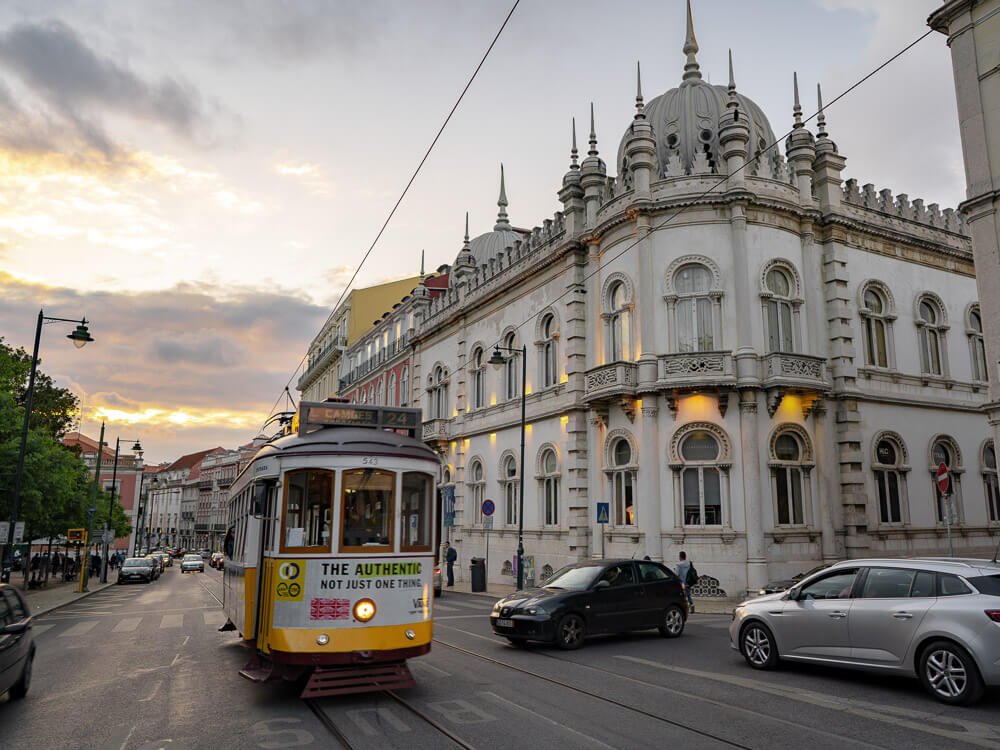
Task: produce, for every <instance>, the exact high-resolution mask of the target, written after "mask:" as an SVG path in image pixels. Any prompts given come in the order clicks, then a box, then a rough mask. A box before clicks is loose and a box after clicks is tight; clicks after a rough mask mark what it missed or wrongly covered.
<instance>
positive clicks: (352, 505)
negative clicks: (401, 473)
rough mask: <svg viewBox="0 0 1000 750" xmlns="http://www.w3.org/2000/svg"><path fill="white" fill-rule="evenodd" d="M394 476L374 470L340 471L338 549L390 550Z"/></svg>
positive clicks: (394, 488)
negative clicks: (342, 488)
mask: <svg viewBox="0 0 1000 750" xmlns="http://www.w3.org/2000/svg"><path fill="white" fill-rule="evenodd" d="M395 481H396V475H395V474H394V473H392V472H388V471H379V470H378V469H351V470H349V471H345V472H344V479H343V485H344V497H343V518H342V519H341V535H340V549H341V550H352V549H353V550H358V551H364V552H375V551H379V552H384V551H387V550H391V549H392V520H393V517H394V516H393V498H394V496H395V492H396V487H395Z"/></svg>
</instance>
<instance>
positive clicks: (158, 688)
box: [139, 681, 163, 703]
mask: <svg viewBox="0 0 1000 750" xmlns="http://www.w3.org/2000/svg"><path fill="white" fill-rule="evenodd" d="M162 684H163V682H162V681H160V682H157V683H156V684H155V685H154V686H153V692H152V693H150V694H149V697H148V698H140V699H139V702H140V703H148V702H149V701H151V700H153V698H155V697H156V694H157V693H158V692H160V685H162Z"/></svg>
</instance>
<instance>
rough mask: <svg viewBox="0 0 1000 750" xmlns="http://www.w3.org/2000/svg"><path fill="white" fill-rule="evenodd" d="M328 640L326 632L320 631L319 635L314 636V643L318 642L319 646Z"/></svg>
mask: <svg viewBox="0 0 1000 750" xmlns="http://www.w3.org/2000/svg"><path fill="white" fill-rule="evenodd" d="M329 642H330V636H328V635H327V634H326V633H320V634H319V635H317V636H316V643H318V644H319V645H320V646H325V645H326V644H328V643H329Z"/></svg>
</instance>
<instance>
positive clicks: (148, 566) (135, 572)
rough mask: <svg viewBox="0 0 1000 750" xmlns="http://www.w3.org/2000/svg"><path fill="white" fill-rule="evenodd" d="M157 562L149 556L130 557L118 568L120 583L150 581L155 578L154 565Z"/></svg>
mask: <svg viewBox="0 0 1000 750" xmlns="http://www.w3.org/2000/svg"><path fill="white" fill-rule="evenodd" d="M154 565H156V563H155V562H154V561H153V560H151V559H150V558H148V557H130V558H128V559H127V560H125V562H123V563H122V565H121V567H120V568H118V583H128V582H129V581H142V582H143V583H150V582H151V581H152V580H153V577H154V576H153V566H154Z"/></svg>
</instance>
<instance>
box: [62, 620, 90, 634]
mask: <svg viewBox="0 0 1000 750" xmlns="http://www.w3.org/2000/svg"><path fill="white" fill-rule="evenodd" d="M96 625H97V620H84V621H83V622H78V623H77V624H76V625H73V626H72V627H69V628H67V629H66V630H64V631H63V632H62V633H60V634H59V637H60V638H76V637H77V636H81V635H86V634H87V633H89V632H90V631H91V630H93V629H94V627H95V626H96Z"/></svg>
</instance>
